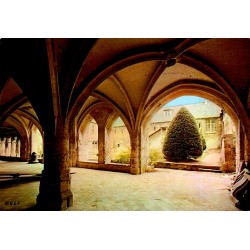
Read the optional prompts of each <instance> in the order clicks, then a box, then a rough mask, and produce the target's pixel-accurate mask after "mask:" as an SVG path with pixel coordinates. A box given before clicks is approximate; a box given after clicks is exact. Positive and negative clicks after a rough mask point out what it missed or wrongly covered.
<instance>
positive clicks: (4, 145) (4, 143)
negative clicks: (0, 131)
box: [3, 137, 7, 156]
mask: <svg viewBox="0 0 250 250" xmlns="http://www.w3.org/2000/svg"><path fill="white" fill-rule="evenodd" d="M6 144H7V138H5V137H4V138H3V156H6Z"/></svg>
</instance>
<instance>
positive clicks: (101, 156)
mask: <svg viewBox="0 0 250 250" xmlns="http://www.w3.org/2000/svg"><path fill="white" fill-rule="evenodd" d="M98 163H102V164H103V163H105V126H104V125H103V124H98Z"/></svg>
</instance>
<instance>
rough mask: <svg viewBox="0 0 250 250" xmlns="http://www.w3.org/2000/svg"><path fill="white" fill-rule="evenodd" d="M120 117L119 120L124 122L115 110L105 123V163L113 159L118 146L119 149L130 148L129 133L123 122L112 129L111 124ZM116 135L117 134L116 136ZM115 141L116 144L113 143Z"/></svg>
mask: <svg viewBox="0 0 250 250" xmlns="http://www.w3.org/2000/svg"><path fill="white" fill-rule="evenodd" d="M119 118H120V119H121V121H122V122H123V123H124V121H123V120H122V118H121V117H119V115H118V114H117V113H115V112H113V113H112V114H111V115H110V117H109V118H108V120H107V123H106V129H105V133H106V135H105V154H106V157H105V158H106V163H111V161H112V160H113V157H114V154H115V153H116V151H119V150H117V148H118V147H120V151H121V150H127V149H130V143H131V142H130V134H129V131H128V129H127V127H126V125H125V123H124V126H121V127H120V128H119V127H118V128H117V129H114V128H113V127H112V126H113V124H114V122H115V121H117V119H119ZM119 134H120V140H119V141H116V140H117V137H118V138H119ZM117 135H118V136H117ZM115 142H116V143H117V145H115Z"/></svg>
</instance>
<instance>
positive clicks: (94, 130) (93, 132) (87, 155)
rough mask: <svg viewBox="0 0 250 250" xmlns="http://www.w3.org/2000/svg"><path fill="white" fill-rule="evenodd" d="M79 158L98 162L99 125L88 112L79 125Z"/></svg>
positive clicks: (84, 160)
mask: <svg viewBox="0 0 250 250" xmlns="http://www.w3.org/2000/svg"><path fill="white" fill-rule="evenodd" d="M78 133H79V140H78V160H79V161H83V162H98V125H97V123H96V121H95V119H94V118H93V117H92V116H91V115H90V114H88V115H87V116H86V117H85V118H84V119H83V121H82V123H81V125H80V127H79V131H78Z"/></svg>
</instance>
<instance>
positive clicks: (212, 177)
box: [0, 161, 239, 211]
mask: <svg viewBox="0 0 250 250" xmlns="http://www.w3.org/2000/svg"><path fill="white" fill-rule="evenodd" d="M42 170H43V164H27V163H24V162H3V161H0V173H7V172H8V173H17V172H18V173H20V174H22V173H26V174H32V173H33V174H39V173H41V171H42ZM155 170H156V171H155V172H149V173H144V174H142V175H131V174H126V173H119V172H109V171H100V170H92V169H84V168H72V169H71V191H72V193H73V200H74V202H73V206H72V207H69V208H68V209H67V211H239V209H237V208H236V207H235V205H234V202H233V201H232V200H231V198H230V196H229V188H230V185H231V183H232V178H233V175H232V174H225V173H213V172H202V171H185V170H173V169H155ZM39 183H40V182H39V181H32V182H27V183H22V180H20V184H19V185H17V184H13V185H12V186H9V187H4V188H1V189H0V210H1V211H23V210H32V208H33V206H34V205H35V204H36V197H37V195H38V192H39Z"/></svg>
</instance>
